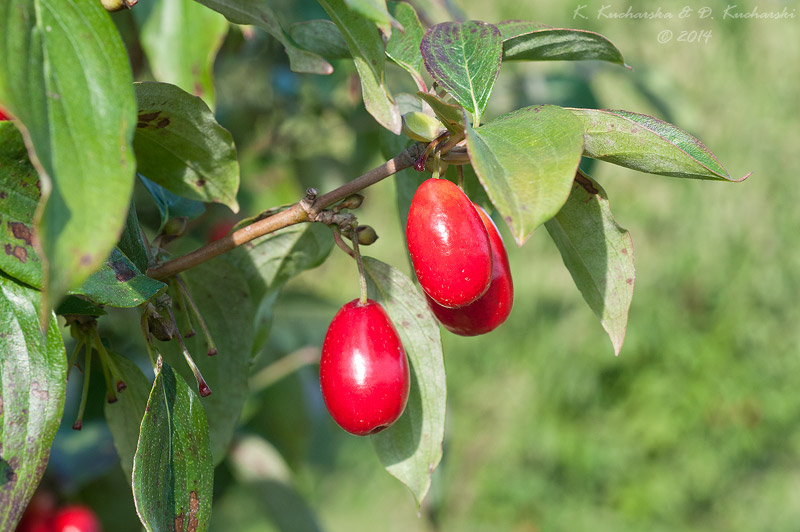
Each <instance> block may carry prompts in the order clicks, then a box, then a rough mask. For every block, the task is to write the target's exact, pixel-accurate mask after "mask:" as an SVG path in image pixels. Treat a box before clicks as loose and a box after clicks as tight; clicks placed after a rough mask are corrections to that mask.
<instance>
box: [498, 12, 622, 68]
mask: <svg viewBox="0 0 800 532" xmlns="http://www.w3.org/2000/svg"><path fill="white" fill-rule="evenodd" d="M497 27H498V28H499V29H500V33H501V34H502V36H503V61H559V60H563V61H583V60H588V59H597V60H600V61H608V62H610V63H615V64H618V65H623V66H627V65H625V60H624V59H622V52H620V51H619V50H618V49H617V47H616V46H614V43H612V42H611V41H609V40H608V39H607V38H605V37H604V36H602V35H600V34H599V33H595V32H593V31H586V30H573V29H566V28H550V27H546V26H543V25H541V24H537V23H535V22H530V23H528V22H523V21H518V20H512V21H506V22H501V23H500V24H498V25H497ZM629 68H630V67H629Z"/></svg>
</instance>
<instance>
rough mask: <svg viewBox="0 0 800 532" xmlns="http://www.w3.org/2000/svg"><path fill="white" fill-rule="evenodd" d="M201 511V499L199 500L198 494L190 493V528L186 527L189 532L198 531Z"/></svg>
mask: <svg viewBox="0 0 800 532" xmlns="http://www.w3.org/2000/svg"><path fill="white" fill-rule="evenodd" d="M199 509H200V499H198V498H197V492H196V491H192V492H190V493H189V526H187V527H186V531H187V532H195V531H196V530H197V525H198V521H197V511H198V510H199Z"/></svg>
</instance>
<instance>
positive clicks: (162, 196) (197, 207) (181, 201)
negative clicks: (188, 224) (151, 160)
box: [139, 174, 206, 231]
mask: <svg viewBox="0 0 800 532" xmlns="http://www.w3.org/2000/svg"><path fill="white" fill-rule="evenodd" d="M139 180H141V182H142V183H143V184H144V187H145V188H146V189H147V191H148V192H149V193H150V195H151V196H152V197H153V201H155V202H156V207H158V212H159V213H160V214H161V226H160V227H159V228H158V230H159V231H160V230H161V229H163V228H164V224H166V223H167V221H168V220H169V219H171V218H175V217H176V216H185V217H186V218H188V219H190V220H191V219H193V218H197V217H198V216H200V215H201V214H203V213H204V212H206V206H205V204H204V203H202V202H200V201H197V200H190V199H187V198H184V197H181V196H178V195H177V194H173V193H172V192H170V191H169V190H167V189H165V188H164V187H162V186H161V185H159V184H158V183H154V182H153V181H150V180H149V179H147V178H146V177H145V176H143V175H142V174H139Z"/></svg>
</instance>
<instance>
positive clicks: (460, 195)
mask: <svg viewBox="0 0 800 532" xmlns="http://www.w3.org/2000/svg"><path fill="white" fill-rule="evenodd" d="M406 240H407V241H408V253H409V255H410V256H411V263H412V264H413V266H414V272H415V273H416V274H417V279H419V284H420V285H421V286H422V289H423V290H424V291H425V293H426V294H428V295H429V296H430V297H431V298H432V299H433V300H434V301H436V303H438V304H439V305H442V306H444V307H448V308H454V307H463V306H465V305H468V304H470V303H472V302H473V301H475V300H476V299H478V298H479V297H481V296H482V295H483V294H484V293H486V290H487V289H488V288H489V282H490V281H491V279H492V251H491V247H490V245H489V234H488V233H487V232H486V227H484V225H483V222H482V221H481V217H480V215H479V214H478V211H477V210H475V206H474V205H473V204H472V202H471V201H470V200H469V198H468V197H467V195H466V194H464V192H462V191H461V189H460V188H458V187H457V186H456V185H455V184H453V183H452V182H451V181H448V180H446V179H428V180H427V181H425V182H423V183H422V184H421V185H420V186H419V188H417V191H416V193H415V194H414V198H413V199H412V200H411V207H410V208H409V211H408V223H407V224H406Z"/></svg>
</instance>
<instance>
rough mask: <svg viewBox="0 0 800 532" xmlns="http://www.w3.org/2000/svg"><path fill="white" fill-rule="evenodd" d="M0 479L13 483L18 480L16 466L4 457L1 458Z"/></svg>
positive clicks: (4, 482)
mask: <svg viewBox="0 0 800 532" xmlns="http://www.w3.org/2000/svg"><path fill="white" fill-rule="evenodd" d="M0 480H2V482H3V484H11V483H14V482H16V481H17V473H16V472H15V471H14V468H13V467H12V466H11V464H10V463H8V462H6V461H5V460H3V459H2V458H0ZM4 488H5V486H4Z"/></svg>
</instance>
